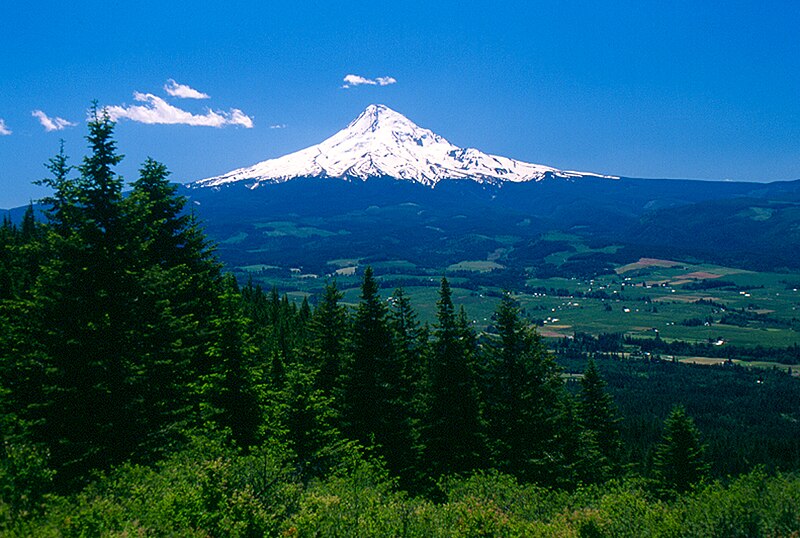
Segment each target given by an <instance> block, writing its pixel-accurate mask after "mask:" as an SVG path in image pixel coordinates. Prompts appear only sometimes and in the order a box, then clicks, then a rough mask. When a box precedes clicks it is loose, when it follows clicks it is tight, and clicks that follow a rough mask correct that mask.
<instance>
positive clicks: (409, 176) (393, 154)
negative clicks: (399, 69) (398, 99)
mask: <svg viewBox="0 0 800 538" xmlns="http://www.w3.org/2000/svg"><path fill="white" fill-rule="evenodd" d="M548 173H549V174H550V175H551V176H554V177H561V178H575V177H581V176H594V177H602V178H613V179H616V177H615V176H601V175H599V174H592V173H586V172H572V171H562V170H558V169H556V168H552V167H549V166H544V165H540V164H531V163H526V162H522V161H517V160H514V159H510V158H508V157H501V156H497V155H489V154H486V153H483V152H481V151H479V150H477V149H474V148H460V147H458V146H455V145H453V144H451V143H450V142H448V141H447V140H445V139H444V138H442V137H441V136H439V135H437V134H436V133H434V132H432V131H430V130H428V129H424V128H422V127H419V126H418V125H416V124H415V123H414V122H412V121H411V120H409V119H408V118H406V117H405V116H403V115H402V114H400V113H398V112H395V111H394V110H392V109H391V108H389V107H387V106H385V105H369V106H368V107H367V108H366V109H365V110H364V111H363V112H362V113H361V114H359V116H358V117H357V118H356V119H354V120H353V121H352V122H350V124H349V125H348V126H347V127H345V128H344V129H342V130H341V131H339V132H338V133H336V134H334V135H333V136H331V137H330V138H328V139H327V140H325V141H323V142H321V143H319V144H317V145H314V146H311V147H308V148H306V149H303V150H300V151H297V152H295V153H290V154H288V155H284V156H283V157H278V158H275V159H269V160H266V161H262V162H260V163H258V164H255V165H253V166H250V167H246V168H239V169H236V170H233V171H231V172H228V173H226V174H223V175H221V176H216V177H211V178H207V179H202V180H200V181H197V182H195V183H194V185H195V186H200V187H218V186H222V185H225V184H230V183H237V182H243V181H244V182H247V183H248V185H249V186H251V187H255V186H258V185H259V184H261V183H281V182H284V181H288V180H291V179H294V178H299V177H319V178H337V179H361V180H366V179H369V178H371V177H388V178H394V179H398V180H408V181H414V182H418V183H422V184H423V185H427V186H429V187H434V186H435V185H436V184H437V183H438V182H439V181H442V180H458V179H470V180H473V181H477V182H479V183H491V184H498V183H503V182H507V181H510V182H526V181H539V180H542V179H544V178H545V177H546V175H547V174H548Z"/></svg>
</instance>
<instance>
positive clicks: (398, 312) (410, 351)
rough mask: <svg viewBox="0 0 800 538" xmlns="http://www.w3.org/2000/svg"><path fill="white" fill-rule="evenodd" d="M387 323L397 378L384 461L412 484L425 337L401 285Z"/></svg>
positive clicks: (415, 469) (421, 407)
mask: <svg viewBox="0 0 800 538" xmlns="http://www.w3.org/2000/svg"><path fill="white" fill-rule="evenodd" d="M389 327H390V329H391V332H392V341H393V350H394V357H393V361H394V362H395V365H396V367H397V368H398V373H399V379H398V380H397V388H396V390H395V391H394V394H395V396H394V397H395V402H393V410H394V411H395V416H394V417H393V421H394V422H395V424H394V427H395V433H394V439H395V442H394V444H393V446H392V447H391V460H387V461H389V462H390V465H391V466H390V470H392V471H394V472H395V473H396V474H397V475H398V476H399V477H400V479H401V486H402V487H406V488H413V487H415V485H416V483H417V482H419V478H420V477H419V471H420V463H421V457H422V454H421V446H420V438H419V428H420V422H421V419H422V416H423V411H424V401H423V400H422V391H423V388H424V387H423V378H424V374H423V368H424V362H423V361H424V354H425V347H426V344H427V341H425V340H423V337H424V336H423V333H422V331H421V329H420V327H419V322H418V321H417V314H416V312H414V309H413V308H412V306H411V301H410V300H409V298H408V296H407V295H406V294H405V292H404V291H403V289H402V288H398V289H396V290H395V291H394V293H393V294H392V308H391V311H390V313H389Z"/></svg>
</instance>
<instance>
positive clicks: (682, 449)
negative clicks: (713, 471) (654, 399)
mask: <svg viewBox="0 0 800 538" xmlns="http://www.w3.org/2000/svg"><path fill="white" fill-rule="evenodd" d="M653 467H654V472H655V476H656V479H657V480H658V483H659V486H660V488H661V490H662V492H664V493H666V494H670V493H683V492H685V491H688V490H689V489H691V488H692V486H694V485H695V484H697V483H698V482H700V481H701V480H702V479H703V478H704V477H705V476H706V474H707V473H708V469H709V466H708V463H707V462H706V461H705V445H703V443H702V442H701V441H700V430H698V429H697V426H696V425H695V423H694V420H693V419H692V417H690V416H689V415H687V414H686V409H684V408H683V406H680V405H676V406H674V407H673V408H672V410H671V411H670V414H669V416H668V417H667V419H666V420H665V421H664V433H663V434H662V437H661V442H660V443H659V444H658V445H657V446H656V453H655V458H654V461H653Z"/></svg>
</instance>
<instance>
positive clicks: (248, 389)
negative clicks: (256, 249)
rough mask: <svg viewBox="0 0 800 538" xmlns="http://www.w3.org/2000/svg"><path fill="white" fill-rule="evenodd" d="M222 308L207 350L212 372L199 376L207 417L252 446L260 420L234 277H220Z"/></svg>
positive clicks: (240, 442) (245, 443)
mask: <svg viewBox="0 0 800 538" xmlns="http://www.w3.org/2000/svg"><path fill="white" fill-rule="evenodd" d="M221 303H222V309H221V312H220V315H219V317H218V318H217V319H215V320H214V324H215V326H216V328H217V331H216V333H217V335H218V340H217V341H216V342H215V343H214V345H213V346H212V347H211V348H210V349H209V350H208V356H209V357H210V358H211V360H212V363H213V364H214V367H213V372H212V373H211V374H210V375H207V376H204V377H203V378H202V381H203V384H202V387H203V392H204V394H203V396H204V399H205V400H206V402H207V403H206V405H207V406H208V407H207V413H206V417H207V418H208V419H211V420H213V421H214V422H216V423H217V424H218V425H220V426H221V427H224V428H229V429H230V430H231V434H232V435H233V438H234V440H235V441H236V442H237V443H238V444H239V445H240V446H244V447H247V446H252V445H253V444H255V442H256V440H257V434H258V429H259V427H260V426H261V424H262V423H263V419H262V416H261V410H260V408H259V404H258V398H257V396H256V391H255V388H254V380H253V377H252V376H253V370H254V369H253V368H252V353H253V348H252V346H251V345H250V343H249V341H248V340H249V339H248V335H247V334H246V325H247V321H246V319H245V318H244V315H243V313H242V299H241V294H240V293H239V288H238V286H237V284H236V279H235V278H234V277H233V275H227V276H226V277H225V278H224V280H223V291H222V296H221Z"/></svg>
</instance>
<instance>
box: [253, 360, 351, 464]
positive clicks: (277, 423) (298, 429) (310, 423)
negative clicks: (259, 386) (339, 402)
mask: <svg viewBox="0 0 800 538" xmlns="http://www.w3.org/2000/svg"><path fill="white" fill-rule="evenodd" d="M315 373H316V371H315V370H311V369H309V368H308V367H307V366H305V365H302V364H295V365H292V366H291V367H290V368H289V369H288V371H287V373H286V382H285V384H284V385H283V386H282V387H281V388H280V390H279V391H278V392H277V393H276V394H275V395H274V401H273V402H271V403H270V405H269V408H268V409H269V412H271V413H273V414H277V416H274V417H273V423H274V425H273V428H272V429H273V431H276V430H277V431H283V432H284V435H285V437H286V441H287V444H288V447H289V449H290V450H291V451H292V453H293V455H294V461H295V466H296V467H297V469H298V471H299V472H300V475H301V476H302V477H303V478H304V479H309V478H312V477H315V476H320V475H322V474H324V473H325V472H327V471H328V470H329V469H330V467H331V466H332V465H333V463H334V459H335V458H336V455H337V452H338V449H339V448H341V446H342V443H343V439H342V436H341V434H340V432H339V430H338V428H337V427H336V422H337V419H338V416H337V414H336V411H335V407H336V406H335V404H334V401H333V398H332V397H331V396H330V395H329V394H326V393H325V392H324V391H322V390H321V389H319V388H317V385H318V383H317V382H316V380H315V379H314V377H315Z"/></svg>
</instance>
